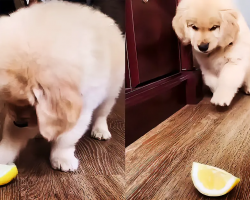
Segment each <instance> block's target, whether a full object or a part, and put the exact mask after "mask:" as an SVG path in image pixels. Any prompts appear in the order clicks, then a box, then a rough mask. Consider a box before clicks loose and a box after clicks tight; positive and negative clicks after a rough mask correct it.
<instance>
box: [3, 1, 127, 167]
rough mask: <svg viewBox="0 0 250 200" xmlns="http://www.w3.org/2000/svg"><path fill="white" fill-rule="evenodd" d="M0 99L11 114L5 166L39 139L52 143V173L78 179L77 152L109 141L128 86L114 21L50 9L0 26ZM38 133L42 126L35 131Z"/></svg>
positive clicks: (62, 5)
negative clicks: (87, 138) (90, 142)
mask: <svg viewBox="0 0 250 200" xmlns="http://www.w3.org/2000/svg"><path fill="white" fill-rule="evenodd" d="M0 32H1V37H0V51H1V53H0V97H1V99H2V100H3V101H4V102H5V104H6V107H7V115H6V118H5V122H4V127H3V129H4V130H3V139H2V141H1V142H0V163H11V162H13V161H14V160H15V159H16V157H17V156H18V154H19V152H20V150H21V149H22V148H24V147H25V145H26V144H27V142H28V140H29V139H31V138H34V137H35V136H36V134H37V133H38V132H40V134H41V135H42V136H43V137H44V138H46V139H47V140H48V141H52V151H51V156H50V160H51V165H52V167H53V168H55V169H61V170H62V171H74V170H76V169H77V167H78V160H77V158H76V157H75V156H74V152H75V144H76V143H77V141H78V140H79V139H80V138H81V137H82V135H83V134H84V133H85V131H86V130H87V129H88V126H89V124H90V122H91V118H92V115H93V113H95V117H94V121H93V128H92V132H91V135H92V137H94V138H98V139H100V140H101V139H103V140H107V139H109V138H110V137H111V134H110V132H109V130H108V126H107V116H108V115H109V113H110V111H111V109H112V107H113V105H114V103H115V101H116V98H117V96H118V94H119V92H120V89H121V87H122V85H123V80H124V71H125V56H124V55H125V47H124V46H125V42H124V38H123V36H122V35H121V31H120V30H119V28H118V27H117V25H115V23H114V21H113V20H112V19H110V18H109V17H107V16H106V15H104V14H102V13H101V12H99V11H97V10H94V9H91V8H89V7H87V6H80V5H78V4H72V3H66V2H61V1H52V2H48V3H44V4H35V5H33V6H31V7H29V8H24V9H21V10H19V11H17V12H15V13H13V14H11V16H10V17H1V18H0ZM37 125H38V126H37Z"/></svg>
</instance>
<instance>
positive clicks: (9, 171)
mask: <svg viewBox="0 0 250 200" xmlns="http://www.w3.org/2000/svg"><path fill="white" fill-rule="evenodd" d="M17 174H18V170H17V167H16V165H14V164H12V165H1V164H0V185H5V184H7V183H9V182H10V181H12V180H13V179H14V178H15V177H16V176H17Z"/></svg>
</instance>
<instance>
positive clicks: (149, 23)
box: [126, 0, 202, 146]
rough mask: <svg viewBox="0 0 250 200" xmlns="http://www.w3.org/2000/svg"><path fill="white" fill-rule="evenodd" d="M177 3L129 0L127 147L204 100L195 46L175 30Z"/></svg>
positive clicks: (163, 0) (157, 0) (127, 35)
mask: <svg viewBox="0 0 250 200" xmlns="http://www.w3.org/2000/svg"><path fill="white" fill-rule="evenodd" d="M176 6H177V1H175V0H168V1H166V0H149V1H148V2H147V3H144V2H143V1H142V0H126V50H127V51H126V58H127V60H126V146H128V145H129V144H131V143H132V142H134V141H135V140H136V139H138V138H139V137H141V136H142V135H144V134H145V133H146V132H148V131H149V130H151V129H152V128H154V127H155V126H157V125H158V124H159V123H161V122H162V121H164V120H165V119H167V118H168V117H169V116H171V115H172V114H173V113H175V112H176V111H177V110H179V109H181V108H182V107H183V106H185V105H186V104H190V103H198V102H199V101H200V100H201V98H202V79H201V74H200V71H198V70H195V69H194V68H193V63H192V51H191V48H190V46H188V47H183V46H182V45H180V43H179V41H178V39H177V37H176V34H175V32H174V30H173V28H172V19H173V17H174V15H175V10H176Z"/></svg>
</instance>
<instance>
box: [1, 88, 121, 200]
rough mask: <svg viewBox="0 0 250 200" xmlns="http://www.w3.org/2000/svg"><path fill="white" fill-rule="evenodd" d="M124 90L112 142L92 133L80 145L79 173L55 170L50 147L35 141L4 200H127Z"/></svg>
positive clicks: (112, 118)
mask: <svg viewBox="0 0 250 200" xmlns="http://www.w3.org/2000/svg"><path fill="white" fill-rule="evenodd" d="M123 93H124V90H123V91H122V93H121V97H120V98H119V99H118V101H117V104H116V106H115V107H114V109H113V112H112V113H111V114H110V116H109V119H108V124H109V129H110V131H111V134H112V139H111V140H109V141H98V140H95V139H92V138H91V137H90V132H89V131H88V132H87V134H86V135H84V136H83V138H82V139H81V140H80V142H79V143H78V144H77V147H76V149H77V151H76V156H77V157H78V158H79V160H80V167H79V169H78V170H77V171H76V172H74V173H70V172H67V173H65V172H60V171H56V170H53V169H52V168H51V166H50V163H49V154H50V145H49V144H48V143H47V142H46V141H45V140H43V139H34V140H31V141H30V143H29V144H28V146H27V148H26V149H25V150H24V151H23V152H22V153H21V155H20V158H19V159H18V160H17V162H16V164H17V167H18V170H19V175H18V177H17V179H15V180H14V181H13V182H11V183H10V184H9V185H7V186H3V187H0V200H19V199H20V200H45V199H46V200H55V199H58V200H64V199H66V200H82V199H84V200H85V199H86V200H87V199H88V200H89V199H91V200H92V199H93V200H94V199H98V200H101V199H103V200H108V199H110V200H111V199H124V196H125V194H124V186H125V178H124V170H125V154H124V152H125V138H124V137H125V129H124V127H125V126H124V113H125V112H124V109H125V108H124V100H123V99H124V98H122V95H123V96H124V94H123Z"/></svg>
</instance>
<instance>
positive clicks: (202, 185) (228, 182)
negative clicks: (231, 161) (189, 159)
mask: <svg viewBox="0 0 250 200" xmlns="http://www.w3.org/2000/svg"><path fill="white" fill-rule="evenodd" d="M191 176H192V180H193V183H194V186H195V187H196V189H197V190H198V191H199V192H200V193H202V194H204V195H206V196H211V197H212V196H213V197H216V196H222V195H224V194H227V193H228V192H230V191H231V190H232V189H233V188H234V187H235V186H236V185H237V184H238V183H239V182H240V179H239V178H237V177H235V176H233V175H232V174H229V173H228V172H226V171H224V170H222V169H219V168H216V167H212V166H209V165H204V164H200V163H196V162H194V163H193V167H192V172H191Z"/></svg>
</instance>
